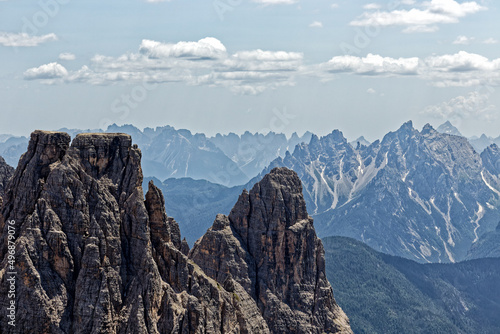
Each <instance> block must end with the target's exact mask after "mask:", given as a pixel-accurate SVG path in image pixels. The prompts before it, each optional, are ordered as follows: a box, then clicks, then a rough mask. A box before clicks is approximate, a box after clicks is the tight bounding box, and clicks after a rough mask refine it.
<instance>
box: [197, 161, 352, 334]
mask: <svg viewBox="0 0 500 334" xmlns="http://www.w3.org/2000/svg"><path fill="white" fill-rule="evenodd" d="M190 257H191V258H192V259H193V260H194V261H195V262H196V263H197V264H198V265H199V266H200V267H201V268H202V269H203V270H204V271H205V272H206V273H207V274H208V275H209V276H210V277H212V278H213V279H215V280H217V281H218V282H224V281H225V280H227V279H228V277H229V278H231V279H234V280H235V281H236V282H237V283H238V284H239V285H241V286H242V287H243V288H244V289H245V290H246V292H247V293H248V294H249V295H250V296H252V298H253V299H254V300H255V301H256V303H257V305H258V307H259V309H260V311H261V313H262V315H263V316H264V319H265V320H266V322H267V324H268V326H269V328H270V330H271V332H273V333H324V332H328V333H339V332H341V333H351V330H350V328H349V322H348V319H347V317H346V316H345V314H344V313H343V311H342V310H341V309H340V307H339V306H338V305H337V303H336V302H335V299H334V298H333V293H332V289H331V287H330V284H329V283H328V281H327V279H326V275H325V260H324V250H323V246H322V243H321V240H320V239H318V238H317V236H316V233H315V231H314V227H313V221H312V218H310V217H309V216H308V214H307V211H306V205H305V201H304V198H303V196H302V186H301V182H300V179H299V178H298V176H297V174H296V173H295V172H293V171H291V170H288V169H286V168H275V169H273V170H272V171H271V172H270V173H269V174H268V175H266V176H265V177H264V178H263V179H262V181H260V182H259V183H257V184H256V185H255V186H254V187H253V189H252V190H251V191H250V193H248V192H247V191H244V192H243V193H242V194H241V196H240V197H239V199H238V202H237V203H236V205H235V207H234V208H233V210H232V211H231V213H230V215H229V217H226V216H224V215H218V216H217V219H216V220H215V222H214V225H213V226H212V228H211V229H209V231H208V232H207V233H206V234H205V236H203V237H202V238H201V239H200V240H199V241H198V242H197V243H196V244H195V246H194V248H193V250H192V251H191V252H190Z"/></svg>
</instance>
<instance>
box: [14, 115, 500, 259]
mask: <svg viewBox="0 0 500 334" xmlns="http://www.w3.org/2000/svg"><path fill="white" fill-rule="evenodd" d="M438 130H439V131H437V130H434V129H433V128H432V127H431V126H430V125H426V126H425V127H424V128H423V129H422V130H421V131H418V130H416V129H415V128H414V127H413V124H412V123H411V122H408V123H406V124H404V125H403V126H401V128H400V129H398V130H397V131H394V132H390V133H388V134H387V135H386V136H384V138H383V139H382V140H381V141H378V140H377V141H375V142H373V143H369V142H367V141H366V140H365V139H364V138H359V139H358V140H356V141H355V142H351V143H349V142H348V141H347V139H346V138H345V137H344V136H343V134H342V133H341V132H340V131H338V130H334V131H333V132H332V133H330V134H328V135H326V136H323V137H318V136H316V135H313V134H310V133H306V134H305V135H304V136H302V137H299V136H297V135H293V136H292V137H290V138H289V139H287V138H286V137H285V136H284V135H278V134H275V133H269V134H267V135H261V134H250V133H248V132H247V133H245V134H243V135H242V136H238V135H235V134H229V135H216V136H214V137H212V138H208V137H206V136H205V135H203V134H195V135H193V134H192V133H191V132H189V131H187V130H176V129H174V128H172V127H169V126H166V127H159V128H156V129H152V128H146V129H144V130H143V131H140V130H139V129H137V128H135V127H133V126H116V125H112V126H110V127H109V128H108V130H107V131H112V132H123V133H128V134H131V135H132V138H133V140H134V142H135V143H137V144H138V145H139V147H141V151H142V157H143V166H144V173H145V175H146V176H151V177H146V178H145V181H149V180H154V181H155V184H156V185H157V186H158V187H159V188H160V189H162V191H163V192H164V193H165V194H168V196H167V202H166V209H167V212H169V213H170V214H172V215H175V217H177V219H178V221H179V225H180V227H181V230H182V231H183V234H184V235H185V237H186V238H187V240H188V242H189V244H191V245H192V244H193V243H194V242H195V241H196V240H197V239H198V238H199V237H200V236H201V235H202V234H203V233H204V231H206V230H207V229H208V228H209V227H210V226H211V223H212V219H213V217H214V215H215V214H217V213H224V214H229V211H230V210H231V208H232V206H233V204H234V196H235V194H236V193H238V192H241V191H242V190H243V189H245V188H246V189H250V188H251V187H252V186H253V185H254V184H255V183H256V182H257V181H258V180H260V179H261V178H262V177H263V176H264V175H265V174H267V173H269V172H270V171H271V170H272V169H273V168H274V167H287V168H290V169H293V170H295V171H296V172H297V173H298V175H299V177H300V178H301V180H302V183H303V187H304V197H305V200H306V203H307V207H308V209H309V211H310V213H311V215H312V216H313V217H314V218H315V221H316V229H317V231H318V234H319V235H320V236H321V237H325V236H331V235H341V236H347V237H352V238H355V239H357V240H361V241H364V242H366V243H367V244H368V245H369V246H371V247H373V248H374V249H376V250H378V251H382V252H385V253H388V254H392V255H398V256H403V257H406V258H409V259H414V260H416V261H419V262H455V261H460V260H463V259H471V258H476V257H483V256H485V255H490V254H498V252H499V247H498V246H497V244H496V240H498V232H497V231H498V230H497V227H498V225H499V222H500V212H499V210H498V206H499V199H500V183H499V182H500V179H499V175H500V168H499V167H497V166H500V162H499V161H500V156H499V154H498V152H499V149H498V146H496V145H494V144H493V145H491V146H489V147H488V148H487V149H485V150H484V152H483V153H482V154H478V151H477V150H475V149H474V148H473V147H472V146H471V144H470V141H468V140H467V139H466V138H464V137H462V136H458V134H459V132H458V130H457V129H456V128H455V127H453V125H451V123H449V122H448V123H445V124H443V125H442V126H440V127H439V128H438ZM79 131H80V130H71V133H73V134H76V133H78V132H79ZM308 137H310V140H309V141H307V139H308ZM296 143H298V144H297V145H296V146H295V148H294V149H293V151H292V150H290V148H291V146H292V145H294V144H296ZM18 145H19V144H18ZM262 166H266V167H265V168H263V170H262V171H261V172H260V173H259V175H258V176H256V177H254V178H253V179H251V180H250V181H248V180H249V179H250V175H251V174H250V173H255V172H256V171H257V170H259V169H260V168H261V167H262ZM247 173H248V174H247ZM227 186H230V187H227ZM388 234H389V235H390V236H391V237H390V238H387V235H388Z"/></svg>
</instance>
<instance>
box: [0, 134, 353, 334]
mask: <svg viewBox="0 0 500 334" xmlns="http://www.w3.org/2000/svg"><path fill="white" fill-rule="evenodd" d="M140 160H141V152H140V150H139V149H138V148H137V146H136V145H133V146H132V140H131V138H130V136H129V135H126V134H80V135H77V136H76V138H75V139H74V140H73V141H72V142H71V143H70V137H69V135H67V134H65V133H61V132H44V131H35V132H34V133H33V134H32V135H31V139H30V143H29V146H28V151H27V152H26V153H25V154H24V155H23V156H22V158H21V160H20V162H19V164H18V168H17V169H16V171H15V173H14V175H13V177H12V179H11V180H10V181H9V183H8V187H7V190H6V194H5V201H4V204H3V206H2V208H1V215H0V229H1V230H2V232H3V233H2V238H1V239H0V258H1V259H2V260H3V261H2V268H1V270H0V284H1V285H0V294H1V295H2V296H7V290H8V286H9V285H8V284H7V281H6V280H7V278H8V277H7V276H8V274H7V270H6V268H7V265H8V262H7V257H6V255H7V240H8V238H7V236H8V233H7V229H8V227H9V226H10V225H12V224H11V223H10V222H11V221H15V226H16V232H15V237H16V241H15V254H16V264H15V270H16V272H17V275H16V276H17V281H16V296H15V301H16V305H17V312H16V327H12V326H8V325H7V322H1V324H0V326H1V327H0V330H1V332H2V333H28V332H33V333H42V332H50V333H68V332H72V333H89V332H95V333H146V332H147V333H160V332H161V333H163V332H168V333H229V332H230V333H285V332H290V333H299V330H300V328H303V327H305V328H308V330H309V331H310V332H311V333H323V332H332V333H352V331H351V330H350V328H349V323H348V319H347V317H346V316H345V315H344V313H343V312H342V311H341V309H340V308H339V307H338V306H337V304H336V303H335V301H334V299H333V295H332V293H331V287H330V285H329V284H328V283H327V282H326V279H324V278H325V277H326V276H325V273H324V259H323V258H322V256H323V254H322V252H321V250H322V248H321V242H320V241H319V240H318V239H317V238H316V235H315V233H314V229H313V227H312V224H311V225H308V227H307V234H306V235H303V234H298V235H297V238H296V242H297V245H301V246H302V247H304V248H305V250H306V251H305V253H304V256H303V258H302V260H304V261H305V263H311V262H316V263H318V264H319V265H320V266H319V267H318V268H317V270H316V271H314V272H308V271H305V272H304V273H303V274H304V278H302V277H295V276H294V277H293V278H291V279H292V281H291V282H290V284H292V285H293V286H301V285H302V284H304V283H306V282H309V281H308V278H309V277H310V276H311V275H313V276H314V275H316V277H317V278H318V282H322V283H321V284H320V285H319V286H321V290H320V291H318V292H317V294H316V295H315V296H317V297H315V298H313V299H311V298H306V299H304V296H301V295H300V294H292V295H290V294H287V298H286V299H282V300H280V299H275V297H276V296H279V297H282V296H281V295H279V294H278V293H275V294H272V295H269V298H274V299H266V297H264V298H261V299H259V301H257V300H256V299H255V298H254V296H252V295H251V294H250V293H248V290H246V289H245V288H244V287H243V286H242V285H241V284H240V283H239V282H241V281H242V277H239V276H238V275H234V276H233V277H232V278H231V277H226V278H225V280H224V281H223V282H217V281H216V280H214V279H212V278H210V277H209V275H207V274H206V273H205V272H204V271H203V270H202V269H201V267H200V266H205V267H208V266H209V264H206V263H204V262H203V261H200V260H199V259H195V258H194V256H188V252H189V247H188V246H187V244H186V242H185V241H182V240H181V236H180V231H179V227H178V225H177V223H176V222H175V221H174V220H173V219H172V218H169V217H167V215H166V211H165V208H164V198H163V195H162V193H161V191H160V190H159V189H158V188H157V187H156V186H154V184H153V183H149V184H148V188H149V189H148V192H147V194H146V196H145V199H144V195H143V190H142V186H141V183H142V170H141V167H140ZM290 173H291V174H290ZM270 179H271V180H273V181H274V182H267V183H266V182H264V183H262V185H261V188H265V189H267V190H266V191H267V192H268V193H273V192H276V191H279V192H280V194H281V195H282V196H283V198H281V199H275V200H274V202H273V204H272V205H276V206H277V207H283V205H287V204H286V203H288V202H287V201H286V199H287V198H289V197H293V198H296V199H297V200H298V201H299V202H300V199H301V194H299V193H291V194H286V193H284V192H283V191H284V190H287V188H285V187H284V186H282V185H288V184H290V183H292V184H295V185H297V184H298V185H300V181H298V178H297V176H296V174H295V173H293V172H290V171H287V170H285V169H282V170H275V171H274V175H273V176H269V177H268V178H267V179H266V180H270ZM293 189H295V190H297V188H293ZM293 189H292V188H290V189H289V190H293ZM242 196H245V194H243V195H242ZM268 200H271V199H268V198H266V199H264V200H263V203H262V204H263V205H264V206H271V203H267V201H268ZM302 202H303V199H302ZM301 208H303V209H305V205H302V206H301ZM280 214H281V215H284V214H285V213H284V212H282V211H280V212H273V215H266V214H264V213H261V215H260V216H259V217H260V218H261V219H263V220H264V221H265V222H267V223H268V224H274V225H278V226H279V224H280V222H281V221H284V220H285V219H286V220H287V221H291V222H293V220H289V218H288V216H286V218H285V216H283V217H282V216H280ZM233 216H234V217H240V218H241V219H243V220H244V219H245V217H244V216H238V215H237V214H235V215H233ZM303 216H305V217H307V212H305V211H301V216H300V217H303ZM214 226H216V224H214ZM294 226H295V224H294V225H293V226H291V227H287V228H291V229H292V230H293V231H295V230H296V228H295V227H294ZM229 227H231V223H230V225H229ZM253 232H254V231H250V234H252V233H253ZM305 236H307V237H308V238H305ZM254 237H255V238H258V237H259V236H257V235H255V236H254ZM311 240H312V241H313V242H312V243H311V242H310V241H311ZM210 246H213V247H214V250H218V249H221V246H223V244H220V245H219V244H217V243H215V244H212V245H205V247H210ZM273 246H276V248H275V249H273ZM287 247H288V246H286V245H285V247H284V248H283V249H281V248H279V247H278V245H275V244H272V245H270V246H269V248H268V251H269V252H270V253H273V254H280V252H281V250H289V249H288V248H287ZM313 250H314V251H313ZM283 255H284V254H283ZM238 256H239V255H238ZM238 256H236V257H235V260H236V261H238V262H239V263H242V264H245V263H246V265H247V266H248V265H249V264H250V263H251V262H247V260H248V258H247V257H241V258H240V257H238ZM252 256H253V261H254V262H255V263H260V262H261V261H262V260H263V258H259V257H258V256H257V254H256V253H252ZM318 256H319V257H318ZM279 257H280V256H278V255H276V258H277V259H279ZM283 261H284V262H285V267H282V266H280V267H279V269H280V270H284V271H285V272H290V271H292V270H294V268H291V267H288V264H287V262H286V259H285V260H284V259H281V260H280V263H284V262H283ZM195 262H197V264H196V263H195ZM322 263H323V266H322V267H321V264H322ZM275 269H278V268H275ZM306 269H307V268H306ZM271 271H272V267H269V272H271ZM245 277H246V276H243V279H244V278H245ZM274 277H275V281H273V280H269V281H268V282H267V283H268V284H270V286H279V284H280V283H279V277H278V276H276V275H275V276H274ZM322 278H323V279H322ZM294 292H295V293H297V292H300V289H299V291H294ZM261 297H262V296H261ZM304 301H309V303H310V304H309V306H311V307H312V309H315V310H317V311H318V312H317V313H315V314H314V317H312V318H307V317H301V318H299V317H297V315H300V314H303V313H304V312H303V309H302V308H300V303H302V302H304ZM258 302H259V303H264V304H265V305H267V307H266V308H264V310H265V312H263V311H262V308H261V307H260V306H259V305H258ZM8 304H9V300H8V298H1V300H0V306H1V310H0V314H1V316H2V317H4V318H6V312H7V306H8ZM273 305H275V306H273ZM324 306H327V307H324ZM282 309H284V310H285V311H286V312H285V313H283V312H281V310H282ZM312 309H311V310H312ZM311 310H308V311H307V312H311ZM277 312H278V313H279V314H280V315H281V316H284V317H285V318H283V319H282V321H283V322H284V324H286V326H287V327H281V326H280V324H276V323H275V322H274V319H273V318H272V315H273V314H278V313H277ZM290 312H291V313H290ZM297 312H298V313H297ZM307 312H305V313H304V314H308V313H307ZM290 324H291V325H290ZM290 326H291V327H290Z"/></svg>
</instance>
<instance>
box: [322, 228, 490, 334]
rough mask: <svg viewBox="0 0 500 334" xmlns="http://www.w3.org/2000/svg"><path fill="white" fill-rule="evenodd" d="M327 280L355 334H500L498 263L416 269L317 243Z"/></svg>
mask: <svg viewBox="0 0 500 334" xmlns="http://www.w3.org/2000/svg"><path fill="white" fill-rule="evenodd" d="M323 245H324V247H325V259H326V268H327V272H326V273H327V276H328V279H329V280H330V282H331V284H332V287H333V289H334V291H335V298H336V300H337V302H338V303H339V305H340V306H341V307H342V309H344V311H345V312H346V313H347V314H348V315H349V318H350V320H351V327H352V329H353V331H354V332H355V333H358V334H364V333H366V334H368V333H369V334H399V333H422V334H427V333H440V334H444V333H450V334H451V333H463V334H466V333H467V334H468V333H483V334H496V333H500V318H499V317H498V314H500V280H499V277H500V258H495V259H493V258H489V259H478V260H473V261H466V262H461V263H456V264H419V263H416V262H413V261H411V260H406V259H403V258H399V257H395V256H390V255H386V254H383V253H380V252H377V251H375V250H373V249H371V248H370V247H368V246H367V245H365V244H363V243H361V242H359V241H356V240H354V239H350V238H344V237H328V238H324V239H323Z"/></svg>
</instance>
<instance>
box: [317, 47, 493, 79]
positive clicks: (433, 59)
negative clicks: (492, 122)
mask: <svg viewBox="0 0 500 334" xmlns="http://www.w3.org/2000/svg"><path fill="white" fill-rule="evenodd" d="M314 68H315V70H314V71H312V72H314V73H316V74H317V75H318V76H319V77H321V78H323V79H324V80H330V79H331V78H332V74H334V75H335V74H340V73H351V74H356V75H365V76H408V75H412V76H414V77H416V78H419V79H422V80H426V81H428V82H429V83H430V84H431V85H433V86H436V87H472V86H478V85H491V86H499V85H500V58H498V59H493V60H489V59H488V58H486V57H483V56H481V55H478V54H474V53H468V52H465V51H460V52H458V53H455V54H445V55H433V56H429V57H426V58H422V59H419V58H417V57H412V58H391V57H383V56H380V55H374V54H368V55H367V56H366V57H356V56H337V57H333V58H332V59H331V60H330V61H328V62H326V63H322V64H319V65H317V66H316V67H314Z"/></svg>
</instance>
